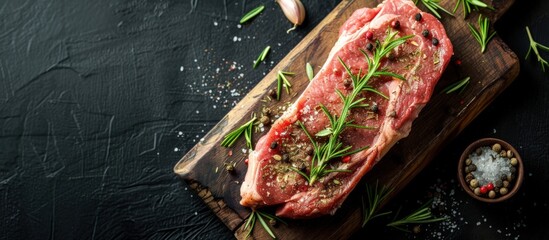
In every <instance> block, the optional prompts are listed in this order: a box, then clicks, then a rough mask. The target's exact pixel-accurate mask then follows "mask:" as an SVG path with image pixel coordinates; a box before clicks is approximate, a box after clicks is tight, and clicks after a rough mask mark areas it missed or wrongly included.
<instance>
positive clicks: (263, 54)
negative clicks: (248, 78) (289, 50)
mask: <svg viewBox="0 0 549 240" xmlns="http://www.w3.org/2000/svg"><path fill="white" fill-rule="evenodd" d="M269 50H271V46H267V47H265V49H263V51H261V53H260V54H259V56H257V59H256V60H255V61H254V68H256V67H257V66H258V65H259V63H261V62H263V61H264V60H265V58H266V57H267V54H269Z"/></svg>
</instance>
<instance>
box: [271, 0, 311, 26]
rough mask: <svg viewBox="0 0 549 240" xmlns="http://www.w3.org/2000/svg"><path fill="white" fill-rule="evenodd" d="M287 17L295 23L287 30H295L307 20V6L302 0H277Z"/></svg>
mask: <svg viewBox="0 0 549 240" xmlns="http://www.w3.org/2000/svg"><path fill="white" fill-rule="evenodd" d="M276 2H277V3H278V5H280V8H282V12H284V15H286V18H288V20H290V22H292V23H293V24H294V26H293V27H292V28H290V29H288V31H287V32H290V31H292V30H294V29H295V28H296V27H297V26H298V25H301V23H303V20H305V7H304V6H303V3H301V1H300V0H276Z"/></svg>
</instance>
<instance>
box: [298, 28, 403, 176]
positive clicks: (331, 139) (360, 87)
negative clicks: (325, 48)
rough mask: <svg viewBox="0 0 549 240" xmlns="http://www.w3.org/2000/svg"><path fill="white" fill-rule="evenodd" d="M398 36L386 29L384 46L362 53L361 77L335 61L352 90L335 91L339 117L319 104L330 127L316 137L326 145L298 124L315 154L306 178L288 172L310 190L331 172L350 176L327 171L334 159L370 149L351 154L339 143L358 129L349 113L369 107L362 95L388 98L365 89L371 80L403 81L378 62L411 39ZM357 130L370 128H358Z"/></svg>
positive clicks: (381, 44) (349, 147) (375, 91)
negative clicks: (365, 68)
mask: <svg viewBox="0 0 549 240" xmlns="http://www.w3.org/2000/svg"><path fill="white" fill-rule="evenodd" d="M397 34H398V32H392V31H391V30H390V29H389V30H388V33H387V36H386V38H385V39H384V41H383V43H379V42H377V43H376V45H377V46H376V49H375V51H374V53H373V56H372V57H370V56H368V54H367V53H366V52H365V51H364V50H361V52H362V53H363V54H364V57H365V58H366V61H367V63H368V72H367V73H366V74H364V75H362V70H359V71H358V74H353V73H352V72H351V69H350V68H349V66H347V65H346V64H345V63H344V62H343V60H341V58H338V60H339V62H340V63H341V65H343V68H345V70H346V72H347V74H348V75H349V77H350V78H351V80H352V84H353V89H352V91H351V92H350V93H349V94H348V95H346V96H345V95H343V93H342V92H341V91H339V90H337V89H336V90H335V91H336V93H337V95H338V96H339V97H340V99H341V101H342V102H343V107H342V109H341V112H340V113H339V114H338V115H334V114H331V113H330V111H329V110H328V109H327V108H326V107H325V106H324V105H322V104H320V108H321V109H322V111H323V112H324V114H325V115H326V117H327V118H328V120H329V121H330V126H329V127H327V128H326V129H323V130H321V131H319V132H318V133H317V134H316V136H327V137H328V140H327V141H326V142H322V143H321V142H318V141H316V140H315V139H314V138H313V137H312V136H311V134H310V133H309V132H308V131H307V129H306V128H305V126H304V125H303V124H302V123H301V122H299V121H298V123H299V125H300V126H301V128H302V129H303V131H304V132H305V134H306V135H307V137H308V138H309V140H310V141H311V143H312V145H313V149H314V154H313V157H312V159H311V164H310V170H309V174H306V173H305V172H303V171H300V170H298V169H297V168H293V167H291V168H290V169H291V170H293V171H296V172H297V173H299V174H300V175H301V176H303V177H304V178H305V179H307V181H308V182H309V185H310V186H312V185H313V184H314V183H315V182H316V181H317V180H318V179H320V178H322V177H324V176H325V175H327V174H329V173H331V172H350V170H344V169H330V168H328V166H329V162H330V161H331V160H333V159H336V158H340V157H344V156H349V155H351V154H354V153H357V152H360V151H362V150H364V149H367V148H368V147H369V146H363V147H359V148H355V149H354V150H351V149H352V148H353V146H344V145H343V143H342V142H341V139H340V135H341V133H342V132H343V131H344V130H345V129H346V128H347V127H357V125H355V124H353V120H348V119H347V117H348V116H349V113H350V111H351V109H353V108H360V107H366V106H368V104H365V103H364V101H365V100H366V98H362V97H359V95H360V93H361V92H363V91H370V92H373V93H376V94H379V95H381V96H383V97H384V98H387V96H385V95H383V93H381V92H379V91H378V90H376V89H374V88H373V87H372V86H370V85H368V82H369V81H370V79H371V78H372V77H380V76H390V77H394V78H398V79H404V77H402V76H400V75H398V74H395V73H391V72H388V71H385V70H379V68H380V64H381V59H382V58H384V57H386V56H387V54H389V53H390V52H391V51H392V50H393V49H394V48H396V47H397V46H399V45H400V44H402V43H404V42H406V40H407V39H409V38H411V37H412V35H408V36H404V37H401V38H396V39H395V37H396V35H397ZM360 128H371V127H367V126H360Z"/></svg>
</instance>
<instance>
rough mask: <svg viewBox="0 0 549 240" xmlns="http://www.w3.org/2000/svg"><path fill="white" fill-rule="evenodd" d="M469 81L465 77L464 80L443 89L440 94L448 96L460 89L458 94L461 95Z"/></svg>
mask: <svg viewBox="0 0 549 240" xmlns="http://www.w3.org/2000/svg"><path fill="white" fill-rule="evenodd" d="M469 80H471V77H466V78H464V79H461V80H459V81H457V82H455V83H452V84H450V85H449V86H448V87H446V88H444V89H443V90H442V92H444V93H446V94H450V93H453V92H455V91H457V90H460V89H461V90H460V91H459V93H462V92H463V90H465V88H466V87H467V85H469Z"/></svg>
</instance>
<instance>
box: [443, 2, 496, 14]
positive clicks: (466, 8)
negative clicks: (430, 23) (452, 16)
mask: <svg viewBox="0 0 549 240" xmlns="http://www.w3.org/2000/svg"><path fill="white" fill-rule="evenodd" d="M460 3H461V6H462V8H463V18H466V17H467V16H468V15H469V14H470V13H471V10H473V9H474V10H479V8H488V9H490V10H494V8H492V7H491V6H488V4H486V3H484V2H483V1H482V0H458V1H457V2H456V6H454V10H453V12H454V13H455V12H456V10H457V9H458V7H459V4H460Z"/></svg>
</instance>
